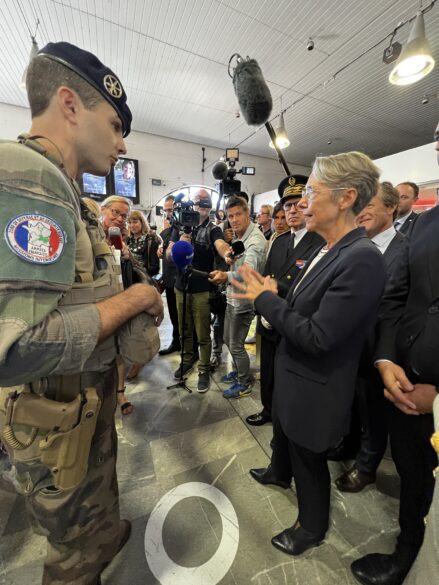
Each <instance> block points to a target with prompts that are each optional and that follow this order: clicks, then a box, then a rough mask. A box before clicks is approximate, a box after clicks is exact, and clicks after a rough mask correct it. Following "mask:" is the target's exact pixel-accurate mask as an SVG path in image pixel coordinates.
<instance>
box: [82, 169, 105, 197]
mask: <svg viewBox="0 0 439 585" xmlns="http://www.w3.org/2000/svg"><path fill="white" fill-rule="evenodd" d="M82 192H83V193H84V195H87V196H89V197H92V198H93V199H100V200H101V199H105V197H108V195H109V194H110V179H109V177H108V176H107V177H98V176H97V175H92V174H90V173H84V174H83V175H82Z"/></svg>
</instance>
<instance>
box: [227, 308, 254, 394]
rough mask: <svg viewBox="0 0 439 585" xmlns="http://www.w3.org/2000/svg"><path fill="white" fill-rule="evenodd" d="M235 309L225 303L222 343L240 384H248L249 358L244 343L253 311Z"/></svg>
mask: <svg viewBox="0 0 439 585" xmlns="http://www.w3.org/2000/svg"><path fill="white" fill-rule="evenodd" d="M236 309H237V307H233V306H232V305H229V304H228V303H227V309H226V319H225V323H224V343H225V344H226V345H227V347H228V348H229V351H230V354H231V356H232V359H233V363H234V366H235V369H236V370H237V372H238V381H239V383H240V384H248V383H249V382H250V358H249V357H248V353H247V352H246V350H245V347H244V342H245V339H246V337H247V334H248V330H249V329H250V325H251V322H252V320H253V317H254V313H253V311H246V312H245V313H239V312H237V310H236Z"/></svg>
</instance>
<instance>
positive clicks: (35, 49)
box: [20, 37, 40, 91]
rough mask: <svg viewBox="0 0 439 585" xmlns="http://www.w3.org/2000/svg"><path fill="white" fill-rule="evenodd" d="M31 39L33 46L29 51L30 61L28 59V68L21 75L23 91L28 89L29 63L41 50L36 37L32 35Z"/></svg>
mask: <svg viewBox="0 0 439 585" xmlns="http://www.w3.org/2000/svg"><path fill="white" fill-rule="evenodd" d="M31 39H32V46H31V49H30V53H29V61H28V64H27V65H26V69H25V70H24V71H23V75H22V76H21V81H20V89H22V90H23V91H26V75H27V68H28V67H29V63H30V62H31V61H32V59H33V58H34V57H36V56H37V55H38V51H39V50H40V49H39V47H38V43H37V41H36V39H35V37H31Z"/></svg>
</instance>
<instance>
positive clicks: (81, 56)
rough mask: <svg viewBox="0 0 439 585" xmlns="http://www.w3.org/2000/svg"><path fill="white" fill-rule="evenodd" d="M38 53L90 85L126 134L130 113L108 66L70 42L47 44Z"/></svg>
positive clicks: (118, 84) (123, 95)
mask: <svg viewBox="0 0 439 585" xmlns="http://www.w3.org/2000/svg"><path fill="white" fill-rule="evenodd" d="M38 55H42V56H43V57H48V58H49V59H53V60H54V61H58V63H61V65H64V67H67V68H68V69H71V70H72V71H74V72H75V73H77V74H78V75H79V76H80V77H82V79H84V80H85V81H87V82H88V83H89V84H90V85H92V86H93V87H94V88H95V89H96V91H98V92H99V93H100V94H101V96H102V97H103V98H105V99H106V100H107V102H108V103H109V104H110V106H112V107H113V108H114V109H115V110H116V112H117V114H118V116H119V118H120V119H121V122H122V126H123V135H124V137H126V136H128V134H129V133H130V130H131V120H132V119H133V116H132V114H131V110H130V109H129V107H128V105H127V94H126V93H125V90H124V88H123V86H122V83H121V82H120V80H119V78H118V77H117V75H115V74H114V73H113V71H112V70H111V69H110V68H109V67H107V66H106V65H104V64H103V63H101V61H99V59H98V58H97V57H96V56H95V55H93V53H89V52H88V51H84V50H83V49H80V48H79V47H76V46H75V45H71V44H70V43H49V44H48V45H46V46H45V47H43V48H42V49H41V50H40V51H39V52H38Z"/></svg>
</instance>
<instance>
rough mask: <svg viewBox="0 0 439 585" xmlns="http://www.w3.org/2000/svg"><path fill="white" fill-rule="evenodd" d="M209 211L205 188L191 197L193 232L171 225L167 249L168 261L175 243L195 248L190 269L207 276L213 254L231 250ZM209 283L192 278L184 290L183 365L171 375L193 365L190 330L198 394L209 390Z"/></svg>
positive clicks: (179, 285)
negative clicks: (196, 219) (195, 222)
mask: <svg viewBox="0 0 439 585" xmlns="http://www.w3.org/2000/svg"><path fill="white" fill-rule="evenodd" d="M211 209H212V200H211V198H210V195H209V193H208V192H207V191H206V190H205V189H200V190H199V191H198V192H197V193H196V194H195V196H194V210H195V211H197V212H198V213H199V216H200V217H199V223H198V226H196V227H194V228H192V230H191V232H192V233H183V234H182V235H180V233H179V230H178V229H177V226H173V233H172V236H171V242H170V243H169V246H168V249H167V252H166V254H167V256H168V258H170V257H171V250H172V247H173V244H174V243H175V242H177V241H178V240H180V239H181V240H186V241H187V242H189V243H191V244H192V246H193V248H194V257H193V261H192V265H193V268H195V269H196V270H200V271H202V272H207V273H210V272H211V271H212V270H213V267H214V261H215V254H216V252H217V253H218V254H219V255H220V256H222V257H223V258H225V257H227V255H228V254H230V247H229V245H228V244H227V243H226V242H225V241H224V239H223V237H224V236H223V232H222V231H221V229H220V228H219V227H218V226H216V225H215V224H214V223H213V222H212V221H210V219H209V213H210V211H211ZM211 288H212V287H211V284H210V283H209V280H208V278H207V277H205V276H200V275H195V274H193V275H191V276H190V278H189V281H188V287H187V293H188V294H187V304H186V321H185V323H184V327H185V341H184V348H183V351H184V355H183V362H182V363H181V364H180V366H179V367H178V368H177V370H176V371H175V373H174V377H175V378H176V379H177V380H178V379H179V378H180V377H183V376H184V375H186V374H187V373H189V372H190V371H191V369H192V366H193V362H194V349H193V329H194V328H195V332H196V334H197V337H198V344H199V354H200V363H199V366H198V372H199V373H198V385H197V390H198V392H200V393H203V392H206V391H207V390H208V389H209V383H210V377H209V370H210V354H211V351H212V341H211V338H210V303H209V293H210V290H211ZM183 290H184V284H183V275H182V274H181V273H177V279H176V282H175V294H176V297H177V311H178V323H179V328H180V339H181V338H182V334H183Z"/></svg>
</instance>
